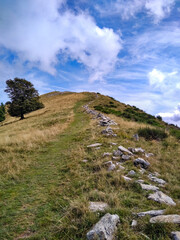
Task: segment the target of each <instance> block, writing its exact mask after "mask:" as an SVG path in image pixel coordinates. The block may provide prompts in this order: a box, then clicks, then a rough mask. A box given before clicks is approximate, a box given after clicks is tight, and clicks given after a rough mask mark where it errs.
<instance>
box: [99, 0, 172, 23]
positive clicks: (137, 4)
mask: <svg viewBox="0 0 180 240" xmlns="http://www.w3.org/2000/svg"><path fill="white" fill-rule="evenodd" d="M174 4H175V0H116V2H111V4H110V3H109V2H108V4H107V5H106V7H105V8H102V7H101V6H96V9H97V10H98V11H99V12H100V13H101V14H102V15H105V16H106V15H115V14H116V15H117V14H119V15H120V16H121V17H122V19H124V20H128V19H129V18H131V17H135V16H136V14H138V13H139V12H145V13H147V14H148V15H149V16H151V17H153V19H154V22H155V23H158V22H159V21H160V20H162V19H163V18H166V17H167V16H168V15H169V14H170V12H171V10H172V8H173V6H174Z"/></svg>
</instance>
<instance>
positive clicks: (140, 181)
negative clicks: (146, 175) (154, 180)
mask: <svg viewBox="0 0 180 240" xmlns="http://www.w3.org/2000/svg"><path fill="white" fill-rule="evenodd" d="M136 182H137V183H143V182H144V180H142V179H139V180H136Z"/></svg>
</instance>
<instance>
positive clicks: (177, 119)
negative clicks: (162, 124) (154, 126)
mask: <svg viewBox="0 0 180 240" xmlns="http://www.w3.org/2000/svg"><path fill="white" fill-rule="evenodd" d="M157 115H160V116H161V117H162V118H163V120H164V121H166V122H168V123H173V124H177V125H178V126H180V103H179V104H178V105H177V107H176V108H175V110H174V111H173V112H164V113H158V114H157Z"/></svg>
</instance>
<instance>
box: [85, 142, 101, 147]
mask: <svg viewBox="0 0 180 240" xmlns="http://www.w3.org/2000/svg"><path fill="white" fill-rule="evenodd" d="M100 146H102V144H101V143H94V144H91V145H88V146H87V148H96V147H100Z"/></svg>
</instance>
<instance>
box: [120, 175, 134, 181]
mask: <svg viewBox="0 0 180 240" xmlns="http://www.w3.org/2000/svg"><path fill="white" fill-rule="evenodd" d="M122 177H123V178H124V180H125V181H126V182H129V181H132V179H131V178H129V177H126V176H122Z"/></svg>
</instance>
